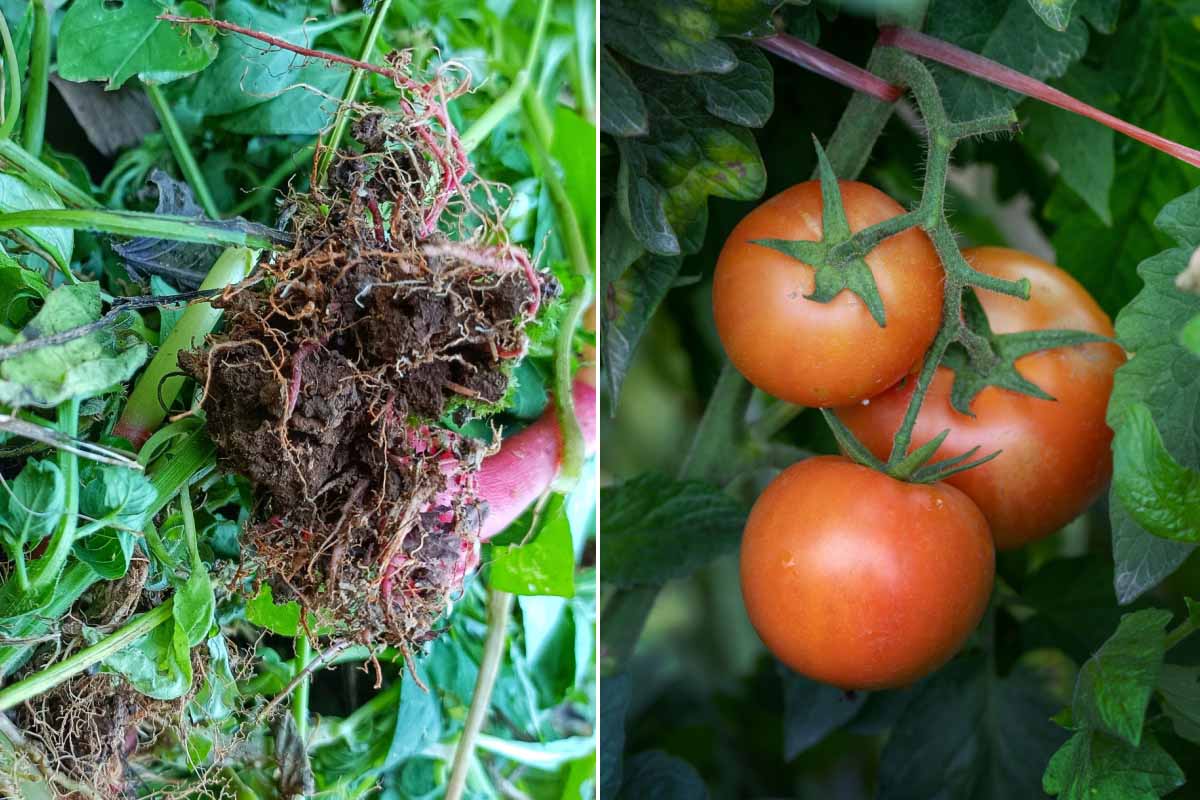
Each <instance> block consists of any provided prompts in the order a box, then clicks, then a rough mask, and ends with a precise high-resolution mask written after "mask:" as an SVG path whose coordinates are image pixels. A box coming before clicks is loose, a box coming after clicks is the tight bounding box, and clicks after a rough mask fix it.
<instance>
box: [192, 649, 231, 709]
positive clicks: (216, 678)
mask: <svg viewBox="0 0 1200 800" xmlns="http://www.w3.org/2000/svg"><path fill="white" fill-rule="evenodd" d="M240 697H241V692H240V691H239V690H238V685H237V680H236V679H235V678H234V676H233V668H232V666H231V665H230V663H229V648H228V647H227V646H226V644H225V637H224V636H220V635H218V636H214V637H212V638H211V639H209V640H208V664H207V665H206V667H205V671H204V682H203V683H201V684H200V688H199V689H197V690H196V696H195V697H193V698H192V701H191V703H189V704H188V711H189V713H190V715H191V717H192V720H193V721H195V722H199V721H201V720H223V719H228V718H229V716H230V715H231V714H232V713H233V712H234V710H235V709H236V708H237V705H238V700H239V698H240Z"/></svg>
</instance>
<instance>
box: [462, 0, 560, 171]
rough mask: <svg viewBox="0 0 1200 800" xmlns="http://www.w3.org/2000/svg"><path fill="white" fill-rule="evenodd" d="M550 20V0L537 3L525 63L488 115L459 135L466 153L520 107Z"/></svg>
mask: <svg viewBox="0 0 1200 800" xmlns="http://www.w3.org/2000/svg"><path fill="white" fill-rule="evenodd" d="M549 19H550V0H539V2H538V13H537V21H536V22H534V24H533V38H532V39H530V42H529V49H528V50H526V51H525V63H524V64H523V65H522V66H521V69H520V70H519V71H518V72H517V74H516V75H514V76H513V79H512V83H511V84H510V85H509V87H508V89H506V90H505V91H504V94H502V95H500V96H499V97H498V98H496V102H494V103H492V105H491V107H489V108H488V110H487V111H485V112H483V114H481V115H480V116H479V118H478V119H476V120H475V121H474V122H473V123H471V126H470V127H469V128H467V130H466V131H465V132H464V133H463V135H462V145H463V149H465V150H466V151H467V152H468V153H469V152H471V151H472V150H474V149H475V148H476V147H478V146H479V145H480V143H481V142H483V140H484V139H486V138H487V137H488V135H489V134H490V133H491V132H492V130H493V129H494V128H495V127H496V126H497V125H499V124H500V122H501V121H503V120H504V118H505V117H507V116H508V115H509V114H511V113H512V112H513V111H515V110H516V109H517V106H518V105H520V104H521V98H522V97H523V96H524V95H525V90H526V88H527V87H528V86H529V81H530V77H531V76H532V75H533V67H534V64H535V63H536V61H537V57H538V54H539V53H540V52H541V49H542V37H543V36H544V35H545V33H546V24H547V22H548V21H549Z"/></svg>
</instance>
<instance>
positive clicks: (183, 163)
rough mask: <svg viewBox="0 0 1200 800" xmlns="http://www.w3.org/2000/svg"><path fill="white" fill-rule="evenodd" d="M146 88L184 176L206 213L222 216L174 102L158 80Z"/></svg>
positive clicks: (145, 84) (213, 217)
mask: <svg viewBox="0 0 1200 800" xmlns="http://www.w3.org/2000/svg"><path fill="white" fill-rule="evenodd" d="M142 88H143V89H145V91H146V96H147V97H148V98H150V105H152V106H153V107H154V113H155V114H156V115H157V116H158V124H159V125H161V126H162V130H163V134H164V135H165V136H166V138H167V144H168V145H170V147H171V153H172V154H173V155H174V156H175V163H176V164H178V165H179V169H180V171H181V172H182V173H183V177H184V179H185V180H186V181H187V183H188V185H189V186H191V187H192V191H193V192H195V193H196V199H197V200H199V201H200V207H201V208H203V209H204V213H205V214H207V215H208V217H209V219H220V218H221V212H220V211H219V210H218V209H217V204H216V201H214V200H213V196H212V192H211V191H210V190H209V188H208V181H206V180H205V179H204V173H203V172H201V171H200V165H199V164H198V163H196V156H195V155H194V154H193V153H192V148H191V147H189V146H188V141H187V137H186V136H184V135H183V130H182V129H181V128H180V127H179V122H178V120H176V119H175V113H174V112H173V111H171V104H170V103H168V102H167V98H166V95H164V94H163V91H162V88H161V87H159V86H158V84H154V83H143V84H142Z"/></svg>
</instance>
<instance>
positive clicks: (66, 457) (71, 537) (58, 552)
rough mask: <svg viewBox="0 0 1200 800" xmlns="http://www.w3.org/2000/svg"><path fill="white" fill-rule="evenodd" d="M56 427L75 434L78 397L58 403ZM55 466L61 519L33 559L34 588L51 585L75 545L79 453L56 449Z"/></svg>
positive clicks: (72, 434)
mask: <svg viewBox="0 0 1200 800" xmlns="http://www.w3.org/2000/svg"><path fill="white" fill-rule="evenodd" d="M58 429H59V431H60V432H62V433H64V434H66V435H67V436H70V437H71V438H72V439H74V438H76V437H77V436H78V435H79V398H78V397H72V398H71V399H69V400H66V401H64V402H63V403H61V404H60V405H59V407H58ZM58 469H59V471H60V472H62V476H63V482H64V484H65V487H66V495H65V498H64V500H63V519H62V522H60V523H59V526H58V529H57V530H56V531H55V532H54V535H53V536H51V537H50V544H49V545H47V547H46V554H45V555H44V556H42V557H41V558H39V559H38V560H37V561H35V562H33V568H32V570H31V572H32V573H33V575H32V577H31V580H30V586H31V588H32V589H33V590H34V591H35V592H37V591H39V590H45V589H47V588H49V587H51V586H53V585H54V584H55V583H56V582H57V581H58V578H59V574H60V573H62V570H63V567H64V566H66V563H67V556H69V555H70V554H71V548H72V547H73V546H74V545H75V532H76V528H77V527H78V525H79V457H78V456H76V455H75V454H74V453H73V452H71V451H69V450H65V449H60V450H59V451H58Z"/></svg>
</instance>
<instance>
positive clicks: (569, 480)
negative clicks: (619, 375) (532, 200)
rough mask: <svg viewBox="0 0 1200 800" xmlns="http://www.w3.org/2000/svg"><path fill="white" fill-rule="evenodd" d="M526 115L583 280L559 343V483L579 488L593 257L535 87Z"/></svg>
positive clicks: (576, 269) (556, 394)
mask: <svg viewBox="0 0 1200 800" xmlns="http://www.w3.org/2000/svg"><path fill="white" fill-rule="evenodd" d="M524 106H525V116H526V118H527V119H528V121H529V125H528V126H527V127H528V129H529V132H530V138H531V139H532V140H533V143H534V148H535V150H536V151H537V155H538V160H539V161H540V162H541V165H542V179H543V180H544V181H545V182H546V186H547V188H548V189H549V190H550V202H551V203H552V204H553V205H554V213H555V215H556V216H557V217H558V221H559V228H560V230H561V232H562V234H563V238H564V239H565V240H566V243H567V255H568V257H569V258H570V261H571V266H572V268H573V270H574V272H575V275H576V276H577V277H578V278H579V279H580V281H582V286H581V287H580V290H579V292H577V293H576V294H575V296H574V297H572V298H571V302H570V303H569V304H568V305H567V310H566V314H565V315H564V317H563V320H562V322H561V323H560V325H559V330H558V339H557V340H556V341H555V344H554V403H555V408H556V410H557V413H558V424H559V428H560V429H561V430H562V435H563V450H562V466H561V468H560V469H559V473H558V477H557V478H556V483H558V484H559V485H562V486H567V485H574V483H575V481H576V480H578V479H579V475H580V473H581V472H582V471H583V462H584V460H585V459H586V446H585V444H584V441H583V431H582V430H581V429H580V427H579V418H578V416H577V415H576V413H575V392H574V391H572V389H571V385H572V381H573V372H572V369H571V356H572V354H573V353H574V344H575V330H576V329H577V328H578V327H579V323H580V321H581V320H582V319H583V312H584V310H585V308H586V307H587V303H588V301H589V300H590V299H591V296H592V259H591V256H590V255H589V253H588V247H587V242H586V241H585V240H584V237H583V230H582V229H581V227H580V225H579V217H578V215H577V214H576V213H575V207H574V206H573V205H572V204H571V199H570V197H568V196H567V189H566V187H565V186H564V185H563V181H562V178H561V177H559V174H558V172H557V171H556V165H555V162H554V159H553V157H552V156H551V155H550V134H551V132H550V129H551V124H550V120H549V119H548V118H547V114H546V109H545V107H544V106H543V105H542V101H541V98H540V97H538V96H537V95H536V94H535V93H534V92H533V90H532V89H530V90H529V91H527V92H526V94H525V98H524Z"/></svg>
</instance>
